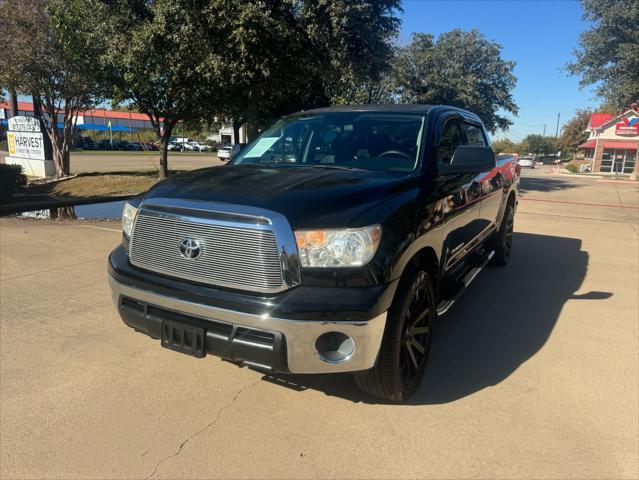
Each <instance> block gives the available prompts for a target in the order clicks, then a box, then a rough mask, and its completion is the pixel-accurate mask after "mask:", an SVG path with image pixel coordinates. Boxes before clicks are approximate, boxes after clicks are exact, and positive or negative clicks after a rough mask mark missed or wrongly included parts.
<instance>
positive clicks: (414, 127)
mask: <svg viewBox="0 0 639 480" xmlns="http://www.w3.org/2000/svg"><path fill="white" fill-rule="evenodd" d="M424 124H425V122H424V117H423V116H422V115H410V114H384V113H362V112H337V113H326V114H318V115H311V116H297V117H289V118H285V119H283V120H280V121H278V122H277V123H276V124H275V125H273V126H272V127H271V128H269V129H268V130H266V131H265V132H264V133H263V134H262V135H260V136H259V138H257V140H255V141H254V142H252V143H251V144H249V145H248V146H247V147H246V148H244V150H242V152H241V153H240V154H238V155H237V157H236V158H235V159H234V160H233V162H232V163H233V164H234V165H240V164H260V165H281V166H307V167H318V168H321V167H325V168H349V169H351V168H352V169H362V170H375V171H387V172H412V171H413V170H414V169H415V167H416V166H417V162H418V159H419V149H420V144H421V139H422V135H423V130H424Z"/></svg>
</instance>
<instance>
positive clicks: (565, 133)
mask: <svg viewBox="0 0 639 480" xmlns="http://www.w3.org/2000/svg"><path fill="white" fill-rule="evenodd" d="M591 114H592V112H591V111H589V110H577V112H576V113H575V116H574V117H573V118H572V119H570V120H569V121H568V122H567V123H566V124H565V125H564V126H563V129H562V132H561V136H560V137H559V138H558V139H557V148H558V149H559V150H561V151H562V153H573V152H575V151H576V150H577V147H578V146H579V145H581V144H582V143H583V142H585V141H586V139H587V138H588V132H586V128H587V127H588V121H589V120H590V115H591Z"/></svg>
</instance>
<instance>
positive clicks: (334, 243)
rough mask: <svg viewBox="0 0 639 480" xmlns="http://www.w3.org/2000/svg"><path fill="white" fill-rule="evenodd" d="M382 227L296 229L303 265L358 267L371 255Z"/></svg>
mask: <svg viewBox="0 0 639 480" xmlns="http://www.w3.org/2000/svg"><path fill="white" fill-rule="evenodd" d="M381 236H382V227H380V226H379V225H373V226H370V227H364V228H347V229H343V230H332V229H329V230H298V231H296V232H295V240H296V241H297V249H298V250H299V255H300V263H301V264H302V267H360V266H362V265H365V264H366V263H368V262H369V261H370V259H371V258H373V255H375V252H376V251H377V246H378V245H379V240H380V238H381Z"/></svg>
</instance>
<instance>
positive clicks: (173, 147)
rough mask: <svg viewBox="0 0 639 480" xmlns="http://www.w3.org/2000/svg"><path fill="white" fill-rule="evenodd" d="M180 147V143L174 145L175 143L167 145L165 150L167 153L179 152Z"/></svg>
mask: <svg viewBox="0 0 639 480" xmlns="http://www.w3.org/2000/svg"><path fill="white" fill-rule="evenodd" d="M182 145H183V144H181V143H175V142H171V143H169V145H168V146H167V147H166V149H167V150H168V151H169V152H181V151H182Z"/></svg>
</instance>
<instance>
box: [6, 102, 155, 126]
mask: <svg viewBox="0 0 639 480" xmlns="http://www.w3.org/2000/svg"><path fill="white" fill-rule="evenodd" d="M18 115H23V116H27V117H31V116H33V103H30V102H18ZM8 117H9V104H8V103H6V102H4V103H2V102H0V124H3V125H6V123H7V120H6V119H7V118H8ZM61 121H62V115H58V122H61ZM109 122H111V127H110V130H111V132H133V131H135V130H139V129H152V128H153V125H152V124H151V120H150V119H149V117H148V116H147V115H145V114H144V113H138V112H129V111H117V110H107V109H104V108H96V109H92V110H84V111H81V112H80V113H79V114H78V119H77V123H76V131H78V132H79V133H83V134H85V133H84V132H83V131H86V132H87V133H88V131H94V132H95V131H107V130H109Z"/></svg>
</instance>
